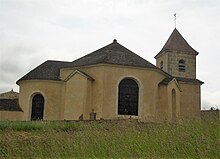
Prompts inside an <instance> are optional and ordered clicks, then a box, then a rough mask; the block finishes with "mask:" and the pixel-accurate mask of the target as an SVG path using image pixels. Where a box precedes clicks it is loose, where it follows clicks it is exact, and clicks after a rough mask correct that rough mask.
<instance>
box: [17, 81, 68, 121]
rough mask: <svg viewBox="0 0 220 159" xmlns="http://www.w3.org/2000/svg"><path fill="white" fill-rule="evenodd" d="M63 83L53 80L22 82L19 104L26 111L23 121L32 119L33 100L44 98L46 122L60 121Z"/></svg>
mask: <svg viewBox="0 0 220 159" xmlns="http://www.w3.org/2000/svg"><path fill="white" fill-rule="evenodd" d="M63 86H64V85H63V82H60V81H51V80H28V81H22V82H20V91H19V92H20V93H19V104H20V106H21V109H22V110H23V111H24V116H23V120H30V119H31V108H32V98H33V96H34V95H36V94H38V93H39V94H41V95H43V97H44V100H45V104H44V118H43V119H44V120H60V119H61V117H62V114H61V112H62V109H61V105H63V103H62V98H63V97H62V96H63V89H64V87H63Z"/></svg>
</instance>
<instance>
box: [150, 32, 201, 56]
mask: <svg viewBox="0 0 220 159" xmlns="http://www.w3.org/2000/svg"><path fill="white" fill-rule="evenodd" d="M164 51H181V52H184V53H186V54H194V55H198V52H197V51H196V50H194V49H193V48H192V47H191V46H190V45H189V44H188V43H187V41H186V40H185V39H184V38H183V36H182V35H181V34H180V33H179V31H178V30H177V29H176V28H175V29H174V30H173V32H172V34H171V35H170V37H169V39H168V40H167V42H166V43H165V45H164V47H163V48H162V50H161V51H160V52H159V53H158V54H157V55H156V56H155V57H154V58H157V57H158V56H159V55H161V54H162V53H163V52H164Z"/></svg>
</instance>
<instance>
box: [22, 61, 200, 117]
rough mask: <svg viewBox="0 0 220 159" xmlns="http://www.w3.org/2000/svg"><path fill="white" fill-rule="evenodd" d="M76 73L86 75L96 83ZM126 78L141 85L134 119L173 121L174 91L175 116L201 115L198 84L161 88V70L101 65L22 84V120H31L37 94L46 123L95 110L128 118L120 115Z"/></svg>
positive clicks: (106, 114) (173, 82) (100, 114)
mask: <svg viewBox="0 0 220 159" xmlns="http://www.w3.org/2000/svg"><path fill="white" fill-rule="evenodd" d="M76 70H79V71H82V72H85V73H86V74H88V75H89V76H91V77H92V78H93V79H95V80H94V81H92V80H90V79H88V78H87V77H86V76H84V75H83V74H81V73H80V72H77V71H76ZM74 72H76V73H74ZM67 77H68V78H67ZM124 78H132V79H134V80H135V81H136V82H137V84H138V86H139V107H138V116H132V118H137V119H140V120H143V121H158V120H173V110H174V109H173V106H172V105H173V95H172V90H173V89H174V90H175V92H176V100H175V103H176V104H175V106H176V107H175V113H174V114H175V116H176V117H177V118H178V117H179V116H188V115H195V114H197V113H198V112H199V111H198V110H199V106H200V86H199V85H196V86H195V85H189V84H184V83H181V84H180V85H179V84H178V83H177V82H176V81H175V80H173V81H171V82H170V83H169V84H168V85H166V86H160V87H158V84H159V83H160V82H161V81H162V80H163V79H164V78H166V76H165V74H164V73H163V72H162V71H159V72H158V70H155V69H149V68H134V67H127V66H116V65H108V64H100V65H94V66H84V67H78V68H65V69H62V70H61V79H63V80H64V79H65V81H50V80H29V81H21V82H20V96H19V99H20V100H19V103H20V106H21V108H22V110H23V111H24V113H23V114H24V115H23V118H22V120H30V117H31V116H30V115H31V106H32V98H33V96H34V95H35V94H37V93H40V94H42V95H43V96H44V98H45V112H44V120H64V119H66V120H78V119H79V118H80V116H81V115H83V119H84V120H87V119H89V114H90V113H91V112H92V110H93V109H94V111H95V112H96V113H97V119H101V118H102V119H118V118H129V117H130V116H122V115H118V112H117V111H118V86H119V83H120V81H121V80H123V79H124ZM180 91H182V92H180Z"/></svg>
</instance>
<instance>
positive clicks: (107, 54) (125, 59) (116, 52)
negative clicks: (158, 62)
mask: <svg viewBox="0 0 220 159" xmlns="http://www.w3.org/2000/svg"><path fill="white" fill-rule="evenodd" d="M99 63H107V64H116V65H124V66H135V67H145V68H156V66H154V65H153V64H151V63H150V62H148V61H147V60H145V59H143V58H142V57H140V56H138V55H137V54H135V53H133V52H132V51H130V50H128V49H127V48H125V47H124V46H122V45H121V44H119V43H118V42H117V40H114V41H113V43H111V44H109V45H107V46H105V47H103V48H101V49H99V50H96V51H94V52H92V53H90V54H88V55H86V56H84V57H82V58H79V59H77V60H75V61H73V64H74V65H75V66H85V65H93V64H99Z"/></svg>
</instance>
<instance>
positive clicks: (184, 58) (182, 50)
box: [154, 28, 198, 79]
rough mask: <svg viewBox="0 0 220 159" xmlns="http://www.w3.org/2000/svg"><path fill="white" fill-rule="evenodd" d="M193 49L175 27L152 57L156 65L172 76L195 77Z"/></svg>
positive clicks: (196, 53) (194, 51)
mask: <svg viewBox="0 0 220 159" xmlns="http://www.w3.org/2000/svg"><path fill="white" fill-rule="evenodd" d="M197 55H198V52H197V51H196V50H194V49H193V48H192V47H191V46H190V45H189V44H188V43H187V41H186V40H185V39H184V38H183V36H182V35H181V34H180V33H179V31H178V30H177V29H176V28H175V29H174V30H173V32H172V34H171V35H170V37H169V39H168V40H167V42H166V43H165V45H164V46H163V48H162V49H161V51H160V52H159V53H158V54H157V55H156V56H155V57H154V58H155V59H156V65H157V67H159V68H160V69H162V70H163V71H165V72H167V73H169V74H171V75H172V76H174V77H183V78H191V79H196V56H197Z"/></svg>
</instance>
